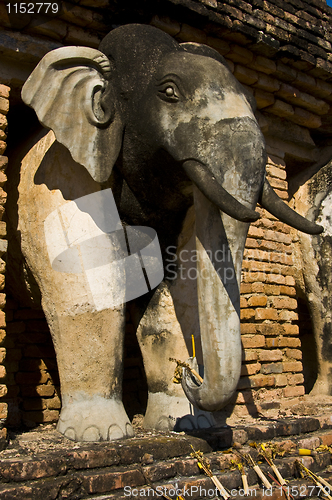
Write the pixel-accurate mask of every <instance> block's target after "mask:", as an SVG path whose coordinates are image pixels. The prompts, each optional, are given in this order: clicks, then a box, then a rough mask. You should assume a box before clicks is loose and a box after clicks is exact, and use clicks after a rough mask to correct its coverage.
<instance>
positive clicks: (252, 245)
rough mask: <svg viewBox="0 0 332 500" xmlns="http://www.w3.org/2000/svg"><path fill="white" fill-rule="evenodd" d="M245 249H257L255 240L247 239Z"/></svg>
mask: <svg viewBox="0 0 332 500" xmlns="http://www.w3.org/2000/svg"><path fill="white" fill-rule="evenodd" d="M245 247H246V248H257V247H258V242H257V240H254V239H253V238H247V240H246V244H245Z"/></svg>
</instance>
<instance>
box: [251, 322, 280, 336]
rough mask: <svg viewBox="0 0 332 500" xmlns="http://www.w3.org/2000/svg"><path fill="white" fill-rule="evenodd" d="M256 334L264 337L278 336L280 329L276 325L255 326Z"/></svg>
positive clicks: (262, 324)
mask: <svg viewBox="0 0 332 500" xmlns="http://www.w3.org/2000/svg"><path fill="white" fill-rule="evenodd" d="M256 330H257V333H261V334H263V335H264V336H265V337H266V336H268V335H273V336H275V335H280V334H281V328H280V325H279V324H277V323H261V324H258V325H257V326H256Z"/></svg>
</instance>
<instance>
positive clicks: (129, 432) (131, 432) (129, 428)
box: [126, 424, 135, 437]
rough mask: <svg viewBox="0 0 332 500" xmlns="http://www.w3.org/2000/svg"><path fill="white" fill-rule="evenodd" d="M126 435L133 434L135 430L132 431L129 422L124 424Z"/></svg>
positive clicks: (131, 435)
mask: <svg viewBox="0 0 332 500" xmlns="http://www.w3.org/2000/svg"><path fill="white" fill-rule="evenodd" d="M126 436H127V437H133V436H135V432H134V429H133V428H132V426H131V424H126Z"/></svg>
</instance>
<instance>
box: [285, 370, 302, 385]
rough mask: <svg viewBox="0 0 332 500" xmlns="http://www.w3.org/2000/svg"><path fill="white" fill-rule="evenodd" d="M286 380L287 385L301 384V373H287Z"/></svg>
mask: <svg viewBox="0 0 332 500" xmlns="http://www.w3.org/2000/svg"><path fill="white" fill-rule="evenodd" d="M287 382H288V384H289V385H299V384H303V382H304V376H303V374H302V373H296V374H295V375H294V374H291V375H287Z"/></svg>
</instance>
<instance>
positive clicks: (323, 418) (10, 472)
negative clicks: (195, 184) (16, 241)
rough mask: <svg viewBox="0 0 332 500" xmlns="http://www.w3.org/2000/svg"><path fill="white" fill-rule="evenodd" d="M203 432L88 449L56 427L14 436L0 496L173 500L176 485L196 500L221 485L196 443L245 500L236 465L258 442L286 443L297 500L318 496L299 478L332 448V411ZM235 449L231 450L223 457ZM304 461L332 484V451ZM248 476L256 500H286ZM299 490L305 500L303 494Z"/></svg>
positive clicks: (284, 462)
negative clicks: (199, 457) (198, 456)
mask: <svg viewBox="0 0 332 500" xmlns="http://www.w3.org/2000/svg"><path fill="white" fill-rule="evenodd" d="M195 434H196V435H195V436H193V435H189V434H186V435H185V434H184V433H179V434H176V433H174V432H169V433H166V432H147V431H143V430H142V429H140V428H139V429H137V435H138V437H136V438H133V439H125V440H122V441H119V442H112V443H109V442H108V443H107V442H101V443H89V444H87V443H84V444H81V445H80V444H78V443H74V442H72V441H69V440H67V439H66V438H64V437H63V436H62V435H60V434H59V433H57V431H56V430H55V428H54V426H52V425H48V426H45V427H40V428H39V429H38V430H35V431H30V432H27V433H20V434H18V435H17V436H14V435H12V436H11V441H10V443H9V446H8V448H7V449H6V450H3V451H2V452H0V460H1V461H0V475H1V482H0V498H1V499H2V500H14V499H19V500H23V499H29V500H31V499H32V498H33V499H34V500H39V499H40V500H51V499H54V498H57V499H67V500H68V499H70V500H79V499H82V500H83V499H84V500H87V499H91V500H92V499H94V500H97V499H99V500H106V499H109V498H118V499H123V500H124V499H125V498H141V497H143V496H145V498H146V497H147V498H149V497H150V498H157V497H156V493H155V494H154V495H153V490H151V489H150V490H149V488H150V487H151V485H152V486H153V488H157V487H159V491H161V490H160V488H161V487H162V488H166V490H165V489H163V491H165V492H167V495H169V496H171V497H173V495H172V490H173V489H174V487H175V488H178V489H181V490H182V491H183V490H184V489H186V491H188V490H190V491H191V492H192V493H193V494H192V496H191V497H190V496H189V495H188V494H186V496H185V498H209V495H208V494H207V493H206V492H207V491H208V490H209V489H210V490H212V489H213V488H214V486H213V484H212V482H211V480H210V479H209V478H208V477H206V476H205V475H204V473H202V472H201V471H200V469H199V468H198V466H197V462H196V460H195V459H193V458H192V457H190V453H191V451H192V449H191V445H192V446H193V447H194V448H195V450H200V451H202V452H204V455H205V456H206V457H207V458H208V459H209V460H210V464H211V469H212V471H213V472H214V473H215V474H217V477H218V478H219V480H220V481H221V483H222V484H223V485H224V486H225V487H226V488H228V489H229V490H230V492H231V497H232V498H233V497H234V498H238V499H240V498H243V495H242V496H241V491H240V490H241V488H242V483H241V476H240V474H239V471H238V470H234V469H232V460H237V457H238V455H236V454H237V452H238V451H241V452H242V453H247V452H249V453H250V454H251V455H252V457H253V458H254V459H256V458H257V455H258V451H257V450H256V449H255V448H252V447H250V446H249V443H251V442H252V441H256V442H258V443H259V442H267V441H273V442H278V443H279V444H281V445H282V447H283V450H284V451H285V454H284V456H283V457H282V458H277V459H276V460H275V463H276V465H277V466H278V469H279V471H280V472H281V474H282V476H283V477H284V478H286V479H288V480H289V481H290V482H289V484H288V486H289V487H290V488H291V487H293V496H294V498H296V497H299V498H300V492H302V493H303V494H305V495H307V496H308V497H310V498H314V497H315V496H316V495H317V491H314V490H313V489H312V488H311V487H312V486H313V484H311V483H310V482H308V481H307V480H306V481H304V480H299V479H296V478H298V477H299V474H298V471H297V467H296V460H297V459H298V458H299V455H298V449H299V448H308V449H311V450H314V449H315V448H317V447H318V446H320V445H327V446H331V445H332V412H329V413H325V414H323V413H322V414H318V415H316V416H315V417H313V416H310V417H298V418H296V417H292V418H285V419H283V420H281V419H278V420H270V421H268V420H260V421H259V420H257V421H256V422H253V423H251V424H249V425H245V424H242V425H238V426H237V427H236V428H235V427H227V426H225V427H224V428H220V427H219V428H215V429H205V430H203V431H195ZM231 445H232V446H233V447H232V448H230V446H231ZM227 448H228V449H229V452H227V453H223V451H224V450H225V449H227ZM301 459H302V462H303V463H304V464H305V465H306V466H307V467H309V468H310V469H311V470H313V471H314V472H319V474H320V475H322V476H323V477H325V478H326V480H327V481H328V482H330V483H331V482H332V459H331V454H330V452H329V451H322V452H318V453H317V454H315V455H314V456H306V457H301ZM261 468H262V469H263V470H264V471H265V472H266V474H267V473H272V471H271V469H269V467H268V466H267V465H266V464H261ZM221 471H223V472H221ZM329 471H331V473H329ZM247 472H248V481H249V487H250V489H251V490H252V493H251V496H253V498H258V499H263V498H264V499H265V498H266V500H267V499H268V498H269V499H271V498H272V500H277V499H279V498H280V499H281V498H285V496H284V494H283V493H282V491H281V490H280V486H277V485H274V487H273V491H272V492H271V494H270V492H268V493H266V491H265V494H264V490H263V487H262V484H261V482H260V480H259V478H258V477H257V476H256V473H255V472H254V471H253V469H250V468H247ZM296 489H298V491H299V493H298V495H296V494H295V491H296ZM205 490H206V491H205ZM290 492H291V490H290ZM242 493H243V492H242ZM131 494H132V496H130V495H131ZM303 494H302V498H303V497H304V496H303ZM214 497H215V495H214V496H213V497H212V498H214ZM174 498H176V495H175V497H174Z"/></svg>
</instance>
